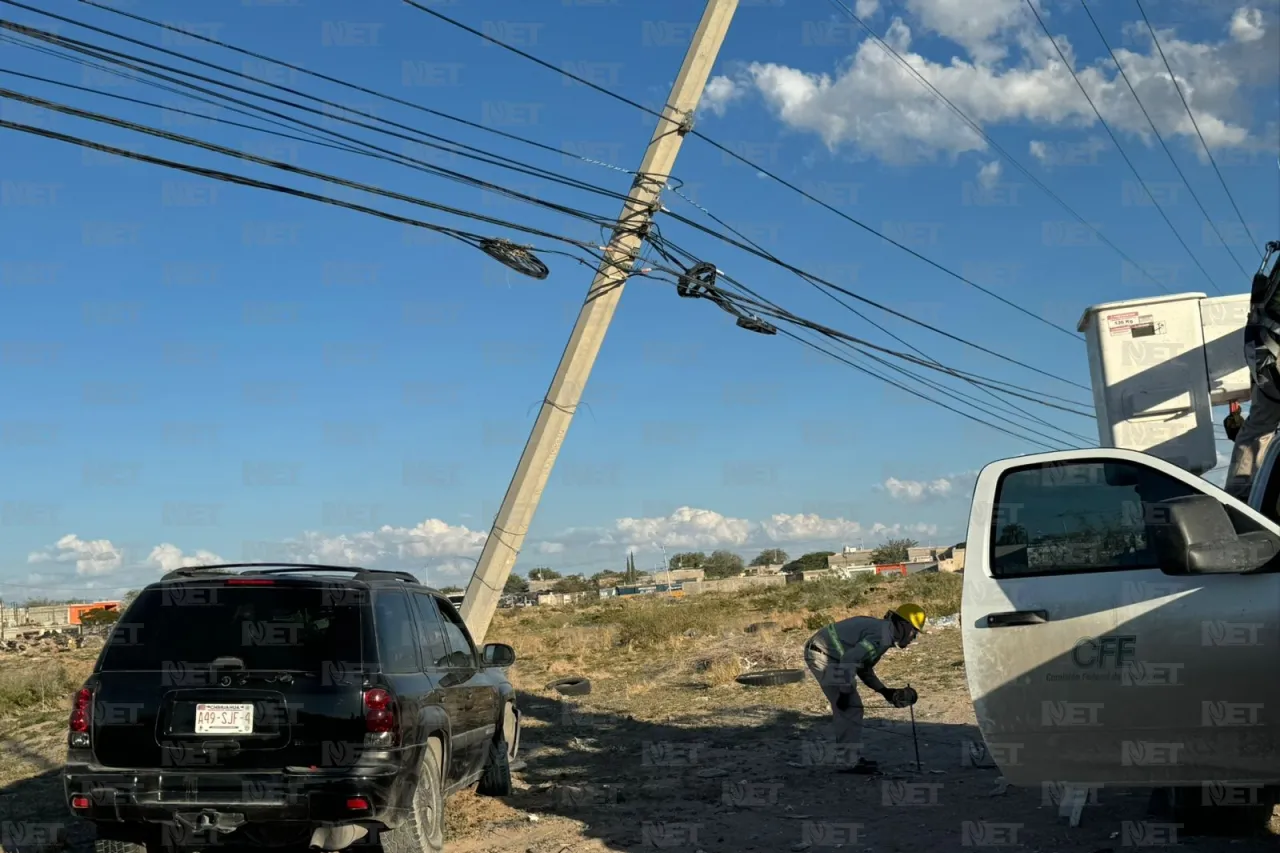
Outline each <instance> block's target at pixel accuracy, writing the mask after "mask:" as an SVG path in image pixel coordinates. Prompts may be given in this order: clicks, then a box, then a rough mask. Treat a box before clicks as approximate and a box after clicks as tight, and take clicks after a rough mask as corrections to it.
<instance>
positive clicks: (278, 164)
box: [0, 88, 589, 246]
mask: <svg viewBox="0 0 1280 853" xmlns="http://www.w3.org/2000/svg"><path fill="white" fill-rule="evenodd" d="M0 98H8V99H10V100H14V101H20V102H22V103H26V104H31V105H32V106H37V107H43V108H44V109H47V110H53V111H54V112H59V113H63V114H65V115H73V116H76V117H78V118H86V119H89V120H91V121H96V122H101V123H103V124H109V125H112V126H114V127H120V128H124V129H126V130H133V131H136V132H138V133H144V134H146V135H148V136H154V137H157V138H159V139H166V140H168V141H170V142H179V143H182V144H183V145H190V146H192V147H195V148H202V149H204V150H206V151H212V152H214V153H215V154H222V155H224V156H227V157H235V158H237V159H239V160H244V161H246V162H249V163H256V164H258V165H260V166H269V167H271V168H273V169H279V170H281V171H284V172H290V173H292V174H295V175H302V176H303V177H307V178H315V179H316V180H320V181H325V182H327V183H331V184H337V185H338V186H343V187H346V188H348V189H354V190H360V191H361V192H367V193H372V194H373V195H380V196H383V197H384V198H390V199H394V200H396V201H403V202H407V203H409V204H415V205H418V206H419V207H426V208H430V209H432V210H438V211H441V212H442V213H449V214H452V215H454V216H460V217H463V218H465V219H474V220H476V221H478V222H484V223H486V224H488V225H498V226H502V227H505V228H511V229H513V230H516V231H521V232H523V233H526V234H532V235H534V236H537V237H546V238H549V239H553V240H560V241H563V242H566V243H570V244H572V245H576V246H583V245H589V244H583V243H582V242H581V241H579V240H572V239H570V238H567V237H561V236H559V235H557V234H552V233H551V232H549V231H544V230H542V229H540V228H532V227H529V226H527V225H519V224H517V223H514V222H509V221H507V220H503V219H498V218H497V217H493V216H486V215H484V214H482V213H473V212H471V211H468V210H464V209H462V208H458V207H453V206H451V205H447V204H440V203H438V202H434V201H428V200H427V199H424V198H418V197H416V196H411V195H406V194H404V193H398V192H395V191H393V190H384V189H382V188H381V187H375V186H372V185H370V184H363V183H360V182H358V181H351V180H347V179H346V178H339V177H337V176H335V175H329V174H327V173H324V172H317V171H314V170H312V169H304V168H302V167H301V166H295V165H293V164H291V163H285V162H282V161H279V160H271V159H268V158H266V157H258V156H257V155H254V154H248V153H246V152H243V151H236V150H235V149H234V148H227V147H225V146H222V145H217V144H215V143H212V142H206V141H204V140H200V139H196V138H195V137H191V136H184V135H182V134H179V133H173V132H172V131H168V130H160V129H159V128H154V127H148V126H146V125H143V124H137V123H135V122H131V121H126V120H124V119H120V118H114V117H112V116H107V115H103V114H101V113H95V112H90V111H88V110H81V109H77V108H75V107H71V106H67V105H66V104H59V103H56V102H54V101H46V100H45V99H43V98H37V97H33V96H31V95H24V94H22V93H21V92H14V91H12V90H11V89H5V88H0Z"/></svg>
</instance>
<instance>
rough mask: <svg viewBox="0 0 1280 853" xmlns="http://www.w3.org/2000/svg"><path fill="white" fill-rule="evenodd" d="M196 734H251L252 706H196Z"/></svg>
mask: <svg viewBox="0 0 1280 853" xmlns="http://www.w3.org/2000/svg"><path fill="white" fill-rule="evenodd" d="M196 734H198V735H248V734H253V706H252V705H207V704H200V705H196Z"/></svg>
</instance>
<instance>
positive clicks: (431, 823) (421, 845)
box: [120, 740, 444, 853]
mask: <svg viewBox="0 0 1280 853" xmlns="http://www.w3.org/2000/svg"><path fill="white" fill-rule="evenodd" d="M440 759H441V756H440V747H439V746H438V745H437V743H436V741H434V740H432V741H429V742H428V743H427V748H426V749H425V750H423V753H422V767H421V769H420V772H419V774H418V784H417V787H415V788H414V791H413V801H412V803H411V805H410V808H409V810H408V814H407V815H405V819H404V823H402V824H400V827H399V828H398V829H392V830H388V831H386V832H383V833H382V839H381V840H382V850H383V853H441V851H443V850H444V796H443V794H442V791H443V787H442V786H441V784H440ZM120 853H124V851H120Z"/></svg>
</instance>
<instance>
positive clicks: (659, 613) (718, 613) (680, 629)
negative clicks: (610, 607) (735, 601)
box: [611, 595, 732, 648]
mask: <svg viewBox="0 0 1280 853" xmlns="http://www.w3.org/2000/svg"><path fill="white" fill-rule="evenodd" d="M731 612H732V611H731V610H730V609H729V608H727V607H726V606H725V602H723V601H721V600H719V597H718V596H712V595H705V596H704V595H700V596H697V597H696V598H685V599H656V600H653V601H636V602H628V603H626V604H625V605H623V606H622V607H620V608H619V609H618V610H617V611H615V612H614V613H613V614H611V615H613V617H614V621H615V624H616V625H617V626H618V644H619V645H624V646H634V647H637V648H648V647H652V646H655V645H659V644H661V643H664V642H667V641H669V640H671V639H673V638H675V637H679V636H682V635H684V634H685V633H687V632H691V631H692V632H696V633H697V634H698V635H705V634H709V633H713V632H715V631H718V630H719V629H720V628H721V627H723V625H724V623H725V621H726V620H727V619H728V617H729V616H730V615H731Z"/></svg>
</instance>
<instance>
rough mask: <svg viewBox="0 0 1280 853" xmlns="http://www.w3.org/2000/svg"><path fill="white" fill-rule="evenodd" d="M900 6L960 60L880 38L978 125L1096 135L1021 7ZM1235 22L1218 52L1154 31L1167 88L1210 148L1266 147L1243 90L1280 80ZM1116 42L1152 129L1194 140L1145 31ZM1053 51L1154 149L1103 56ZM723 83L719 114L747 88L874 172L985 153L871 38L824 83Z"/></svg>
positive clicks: (1114, 122)
mask: <svg viewBox="0 0 1280 853" xmlns="http://www.w3.org/2000/svg"><path fill="white" fill-rule="evenodd" d="M908 8H909V9H910V11H911V12H912V13H913V14H914V15H915V16H916V18H917V19H918V21H919V22H920V25H921V26H922V27H923V28H924V29H926V30H929V31H932V32H936V33H939V34H941V35H943V36H945V37H947V38H949V39H951V40H952V41H955V42H956V43H957V44H959V45H961V46H962V47H963V49H964V51H966V52H967V58H960V57H953V58H951V59H949V60H948V61H934V60H931V59H928V58H926V57H925V56H923V55H921V54H920V53H914V52H911V50H910V47H911V43H912V32H911V29H910V28H909V27H908V25H907V24H906V23H905V22H904V21H903V20H902V19H901V18H895V19H894V20H893V23H892V24H891V25H890V27H889V30H888V33H887V34H886V36H885V41H886V42H888V43H890V44H892V45H894V47H895V49H897V50H899V51H900V53H902V55H903V59H904V60H905V61H906V62H907V63H908V64H909V65H910V66H911V67H912V68H914V69H915V70H916V71H917V72H919V73H920V74H921V75H922V76H923V77H924V78H925V79H927V80H928V81H929V82H930V83H932V84H933V85H934V86H936V87H937V89H938V90H939V91H941V92H942V93H944V94H945V95H946V96H947V97H948V98H950V99H951V100H952V101H953V102H954V103H955V104H956V106H958V107H959V108H960V109H961V110H963V111H964V112H965V113H966V114H967V115H968V116H969V117H971V118H972V119H973V120H974V121H975V122H977V123H978V124H979V125H980V126H984V127H986V126H991V125H996V124H1002V123H1003V124H1014V123H1027V124H1030V125H1032V126H1035V127H1039V128H1045V129H1049V128H1054V129H1072V128H1089V127H1096V126H1097V125H1098V122H1097V117H1096V116H1095V115H1094V112H1093V109H1092V108H1091V107H1090V106H1089V103H1088V101H1086V100H1085V98H1084V97H1083V96H1082V95H1081V93H1080V90H1079V88H1078V87H1077V85H1076V83H1075V81H1074V80H1073V79H1072V77H1071V74H1070V73H1069V71H1068V70H1067V69H1066V68H1065V67H1063V65H1062V62H1061V60H1060V59H1059V57H1058V55H1057V52H1056V51H1055V50H1054V49H1053V45H1052V43H1050V42H1049V41H1048V39H1046V38H1045V37H1044V35H1043V33H1041V32H1040V31H1039V29H1038V25H1037V24H1035V23H1034V19H1033V18H1031V17H1030V15H1029V12H1028V10H1027V9H1026V6H1025V4H1024V3H1023V2H1022V0H988V2H983V3H975V2H971V0H908ZM1233 20H1235V23H1233V25H1232V32H1233V33H1234V34H1235V37H1234V38H1233V39H1229V40H1226V41H1223V42H1220V43H1209V42H1205V43H1197V42H1191V41H1184V40H1182V39H1180V38H1178V37H1177V35H1176V33H1175V32H1174V31H1162V32H1161V33H1160V40H1161V46H1162V47H1163V48H1164V52H1165V55H1166V56H1168V58H1169V62H1170V64H1171V65H1172V67H1173V68H1174V69H1176V70H1177V72H1178V81H1179V84H1180V85H1181V86H1182V90H1183V93H1184V94H1185V95H1186V97H1187V100H1188V102H1189V103H1190V104H1191V106H1192V109H1193V110H1194V111H1195V114H1196V121H1197V122H1198V123H1199V125H1200V130H1201V131H1202V132H1203V134H1204V137H1205V140H1206V142H1207V143H1208V144H1209V146H1210V147H1211V148H1223V147H1232V146H1253V145H1261V144H1264V142H1263V141H1262V140H1261V139H1260V138H1259V137H1258V134H1257V132H1254V133H1252V134H1251V132H1250V129H1249V128H1250V126H1251V122H1252V115H1251V110H1250V104H1249V103H1248V99H1247V98H1246V97H1245V92H1246V90H1247V89H1248V87H1249V86H1251V85H1254V84H1257V83H1265V84H1266V85H1272V84H1273V83H1274V80H1275V78H1276V76H1277V75H1278V74H1280V37H1278V34H1277V33H1276V32H1274V31H1273V30H1275V29H1276V28H1271V29H1269V30H1263V29H1262V28H1261V15H1260V13H1259V14H1257V15H1254V14H1253V13H1252V11H1242V12H1240V13H1238V14H1237V18H1236V19H1233ZM1242 39H1243V40H1242ZM1127 40H1128V41H1129V43H1131V44H1134V45H1138V46H1140V48H1141V49H1140V50H1130V49H1126V48H1120V47H1117V48H1116V51H1115V52H1116V56H1117V57H1118V59H1119V61H1120V62H1121V63H1122V64H1123V66H1124V69H1125V73H1126V74H1127V75H1128V77H1129V80H1130V82H1132V84H1133V86H1134V88H1135V89H1136V90H1137V92H1138V93H1139V96H1140V97H1141V98H1142V101H1143V104H1144V105H1145V106H1146V108H1147V110H1148V112H1149V113H1150V114H1151V116H1152V118H1153V120H1154V121H1155V123H1156V126H1157V127H1159V128H1160V130H1161V132H1162V133H1163V134H1165V135H1166V136H1172V137H1177V136H1181V137H1184V138H1185V139H1187V140H1189V141H1194V140H1195V134H1196V130H1195V127H1194V126H1193V125H1192V123H1191V121H1190V119H1189V118H1188V116H1187V114H1186V110H1185V109H1184V107H1183V106H1182V101H1181V99H1180V98H1179V95H1178V92H1177V91H1176V90H1175V89H1174V87H1173V85H1172V84H1171V82H1170V80H1169V75H1168V72H1167V71H1166V70H1165V67H1164V62H1163V60H1162V59H1161V58H1160V55H1159V54H1158V53H1157V52H1156V50H1155V47H1154V45H1153V43H1152V41H1151V38H1150V33H1149V32H1147V31H1146V28H1145V27H1141V28H1139V27H1136V26H1131V27H1129V28H1128V36H1127ZM1116 41H1117V42H1118V41H1119V39H1116ZM1058 44H1059V45H1060V46H1061V47H1062V49H1063V53H1064V54H1065V55H1066V56H1067V58H1068V61H1069V62H1071V63H1072V65H1073V66H1074V67H1075V70H1076V72H1077V74H1078V75H1079V77H1080V80H1081V83H1082V84H1083V85H1084V87H1085V89H1086V90H1087V91H1088V92H1089V95H1090V97H1091V98H1092V99H1093V101H1094V103H1095V104H1096V105H1097V107H1098V109H1099V110H1100V111H1101V113H1102V115H1103V116H1104V118H1105V119H1106V120H1107V122H1108V123H1109V124H1110V125H1111V126H1112V128H1114V129H1116V130H1117V131H1121V132H1127V133H1128V134H1131V135H1134V136H1137V137H1139V138H1141V139H1143V140H1144V141H1145V142H1147V143H1148V144H1154V142H1155V140H1154V137H1152V136H1151V134H1150V127H1149V126H1148V124H1147V121H1146V118H1145V117H1144V116H1143V114H1142V111H1141V109H1140V108H1139V107H1138V105H1137V103H1135V101H1134V98H1133V95H1132V94H1131V93H1130V91H1129V89H1128V86H1127V85H1126V84H1125V83H1124V81H1123V80H1122V79H1121V78H1120V77H1119V75H1118V73H1117V71H1116V68H1115V65H1114V63H1112V62H1111V59H1110V57H1109V56H1108V55H1106V54H1105V53H1104V54H1103V55H1102V56H1099V57H1098V58H1096V59H1095V60H1093V61H1092V64H1086V65H1081V64H1079V63H1078V62H1076V61H1075V59H1074V58H1073V57H1074V51H1073V49H1072V46H1071V44H1070V42H1069V41H1067V40H1066V39H1065V38H1059V40H1058ZM1011 47H1017V49H1018V60H1017V61H1009V62H1007V63H1004V62H1002V60H1004V59H1005V58H1006V56H1007V54H1008V53H1009V48H1011ZM722 79H723V80H724V82H722V83H721V84H719V85H720V90H721V92H722V94H721V97H720V98H719V99H718V101H717V105H718V109H719V111H721V112H723V111H724V110H725V109H727V108H728V105H729V104H730V102H731V101H737V100H741V99H742V95H743V93H744V92H745V91H748V90H754V91H755V92H756V93H757V94H758V95H759V96H760V97H761V98H762V99H763V101H764V103H765V104H766V105H767V106H768V107H769V108H770V109H771V111H772V112H773V113H774V114H775V115H776V116H777V117H778V118H779V120H780V121H781V122H782V123H783V124H784V125H786V126H787V127H789V128H791V129H794V130H801V131H808V132H810V133H813V134H815V135H817V136H818V137H819V138H820V139H821V140H822V141H823V143H825V145H826V146H827V147H828V148H829V149H830V150H832V151H835V150H838V149H840V148H842V147H846V146H852V147H855V148H856V149H858V150H860V151H862V152H864V153H867V154H870V155H873V156H876V157H879V158H880V159H881V160H883V161H885V162H889V163H909V162H917V161H921V160H931V159H934V158H936V157H937V156H938V155H940V154H941V155H950V156H955V155H958V154H961V153H964V152H968V151H984V150H985V149H986V147H987V146H986V142H985V141H984V140H983V139H982V138H981V137H980V136H979V135H978V134H977V133H975V132H974V131H973V129H972V128H971V127H969V126H968V125H967V124H966V123H965V122H963V121H962V120H961V119H960V118H959V117H957V116H956V115H954V114H953V113H952V112H950V110H949V109H948V108H947V107H946V106H945V105H944V104H943V103H942V102H941V101H940V100H939V99H938V98H937V97H936V96H935V95H933V94H932V92H930V91H929V90H928V89H927V88H926V87H925V86H923V85H922V84H921V83H920V81H919V80H918V79H916V78H915V76H913V75H912V74H911V73H910V72H908V71H907V70H905V69H904V68H902V67H901V66H900V65H899V63H898V62H897V60H896V59H894V58H893V57H892V56H890V55H889V54H888V53H887V52H886V51H885V50H883V49H882V48H881V47H880V46H879V45H878V44H876V43H875V42H874V41H871V40H864V41H862V42H861V43H859V44H858V46H857V47H856V48H855V50H854V52H853V55H852V56H850V57H849V59H848V60H847V61H846V62H845V63H844V64H843V65H842V66H841V67H840V68H839V69H838V70H837V71H836V72H834V73H826V72H817V71H806V70H803V69H800V68H795V67H790V66H786V65H781V64H777V63H773V62H751V63H749V64H746V65H744V67H743V68H742V70H741V71H739V72H738V73H737V74H736V75H735V76H734V78H733V80H732V81H729V79H728V78H722ZM730 92H731V93H732V97H729V96H728V93H730ZM1195 144H1196V145H1198V142H1195ZM1033 154H1035V156H1036V157H1037V158H1038V159H1041V160H1042V161H1043V160H1046V159H1052V158H1051V151H1050V150H1049V149H1048V148H1047V147H1046V145H1045V143H1043V142H1041V143H1033Z"/></svg>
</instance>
